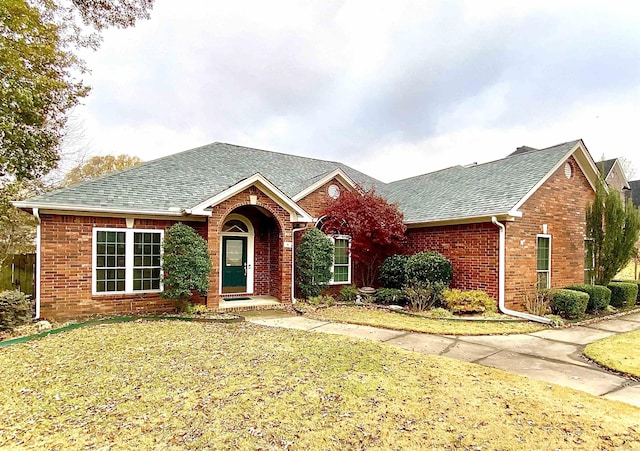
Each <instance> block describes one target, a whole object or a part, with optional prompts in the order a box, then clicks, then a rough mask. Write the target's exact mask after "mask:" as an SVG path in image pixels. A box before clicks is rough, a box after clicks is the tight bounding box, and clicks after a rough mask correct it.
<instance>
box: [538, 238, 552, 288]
mask: <svg viewBox="0 0 640 451" xmlns="http://www.w3.org/2000/svg"><path fill="white" fill-rule="evenodd" d="M538 238H549V269H546V270H539V269H538ZM552 241H553V239H552V238H551V235H549V234H544V233H540V234H538V235H536V287H537V285H538V276H537V274H538V273H541V272H546V273H547V281H548V285H549V286H548V289H550V288H551V255H552V254H551V246H552Z"/></svg>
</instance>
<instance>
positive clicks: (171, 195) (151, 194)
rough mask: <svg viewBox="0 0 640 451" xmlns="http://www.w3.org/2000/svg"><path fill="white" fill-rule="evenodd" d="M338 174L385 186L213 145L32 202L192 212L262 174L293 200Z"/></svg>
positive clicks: (330, 167) (291, 158) (287, 158)
mask: <svg viewBox="0 0 640 451" xmlns="http://www.w3.org/2000/svg"><path fill="white" fill-rule="evenodd" d="M337 168H340V169H342V170H343V171H344V172H345V173H346V174H347V175H348V176H349V177H351V178H352V179H353V180H354V181H355V182H357V183H359V184H361V185H363V186H366V187H370V186H378V185H380V186H381V185H384V183H383V182H380V181H379V180H376V179H374V178H372V177H369V176H368V175H366V174H363V173H362V172H359V171H356V170H355V169H353V168H350V167H349V166H347V165H344V164H342V163H337V162H332V161H325V160H316V159H313V158H305V157H299V156H295V155H288V154H283V153H277V152H269V151H266V150H259V149H252V148H248V147H241V146H235V145H231V144H224V143H213V144H209V145H206V146H202V147H197V148H195V149H191V150H187V151H184V152H180V153H176V154H173V155H169V156H167V157H164V158H159V159H157V160H152V161H149V162H147V163H143V164H141V165H139V166H136V167H133V168H130V169H127V170H124V171H121V172H117V173H115V174H111V175H107V176H105V177H102V178H99V179H95V180H90V181H88V182H85V183H81V184H78V185H74V186H71V187H69V188H65V189H61V190H57V191H53V192H50V193H46V194H43V195H41V196H38V197H34V198H32V199H29V200H28V202H29V203H33V204H41V205H65V206H75V207H83V206H85V207H86V206H90V207H104V208H109V209H123V210H136V211H143V212H144V211H148V212H152V211H154V212H162V211H179V210H181V209H188V208H192V207H194V206H195V205H197V204H199V203H200V202H202V201H205V200H206V199H208V198H210V197H213V196H215V195H216V194H218V193H220V192H222V191H224V190H225V189H227V188H229V187H230V186H233V185H235V184H236V183H238V182H240V181H242V180H244V179H246V178H248V177H251V176H252V175H254V174H256V173H258V172H259V173H260V174H262V175H263V176H264V177H266V178H267V179H268V180H269V181H270V182H271V183H273V184H274V185H276V186H277V187H278V188H279V189H280V190H281V191H283V192H284V193H285V194H286V195H287V196H289V197H293V196H294V195H295V194H297V193H299V192H300V191H302V190H304V189H305V188H307V187H308V186H309V185H311V184H313V182H314V181H317V180H319V179H320V178H322V176H324V175H327V174H328V173H330V172H332V171H334V170H335V169H337Z"/></svg>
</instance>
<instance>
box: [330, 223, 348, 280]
mask: <svg viewBox="0 0 640 451" xmlns="http://www.w3.org/2000/svg"><path fill="white" fill-rule="evenodd" d="M329 239H331V243H332V244H333V246H334V251H333V255H332V260H333V261H332V262H331V280H330V281H329V285H351V272H352V264H351V263H352V262H351V237H350V236H349V235H329ZM336 240H347V243H348V245H347V249H349V252H348V253H347V257H348V258H349V263H347V265H346V266H347V275H348V277H347V280H346V281H344V282H335V281H334V280H333V269H334V267H335V258H336V253H335V245H336ZM340 266H345V265H340Z"/></svg>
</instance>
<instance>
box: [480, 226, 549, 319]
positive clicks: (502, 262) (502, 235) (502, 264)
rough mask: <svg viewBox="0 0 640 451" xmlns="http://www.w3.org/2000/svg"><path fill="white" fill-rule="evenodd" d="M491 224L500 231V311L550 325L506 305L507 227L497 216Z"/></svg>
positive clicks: (538, 317) (535, 316) (540, 317)
mask: <svg viewBox="0 0 640 451" xmlns="http://www.w3.org/2000/svg"><path fill="white" fill-rule="evenodd" d="M491 222H492V223H494V224H495V225H496V226H497V227H498V229H499V230H500V241H499V242H500V249H499V263H498V307H499V308H500V311H501V312H502V313H504V314H505V315H511V316H515V317H517V318H522V319H526V320H529V321H535V322H538V323H543V324H550V323H551V320H550V319H549V318H545V317H543V316H538V315H532V314H530V313H524V312H518V311H516V310H511V309H508V308H507V307H506V306H505V305H504V286H505V269H506V268H505V260H506V258H505V243H506V234H507V233H506V227H505V226H504V224H502V223H501V222H499V221H498V218H496V217H495V216H492V217H491Z"/></svg>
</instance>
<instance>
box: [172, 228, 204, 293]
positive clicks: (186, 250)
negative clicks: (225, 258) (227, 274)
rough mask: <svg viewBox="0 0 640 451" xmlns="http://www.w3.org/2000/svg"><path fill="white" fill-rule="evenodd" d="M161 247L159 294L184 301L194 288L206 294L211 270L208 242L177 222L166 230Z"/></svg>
mask: <svg viewBox="0 0 640 451" xmlns="http://www.w3.org/2000/svg"><path fill="white" fill-rule="evenodd" d="M163 249H164V254H163V260H162V271H163V272H164V274H165V276H164V291H163V292H162V296H163V297H165V298H168V299H175V300H176V301H178V302H179V303H184V302H185V301H188V300H189V299H190V298H191V296H192V293H193V292H194V291H195V292H198V293H200V294H202V295H205V294H206V293H207V291H209V273H210V272H211V258H210V257H209V250H208V249H207V242H206V241H205V240H204V239H203V238H202V237H201V236H200V235H198V234H197V233H196V231H195V230H193V229H192V228H191V227H189V226H188V225H185V224H182V223H177V224H174V225H173V226H171V228H170V229H169V230H167V233H166V234H165V237H164V244H163Z"/></svg>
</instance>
